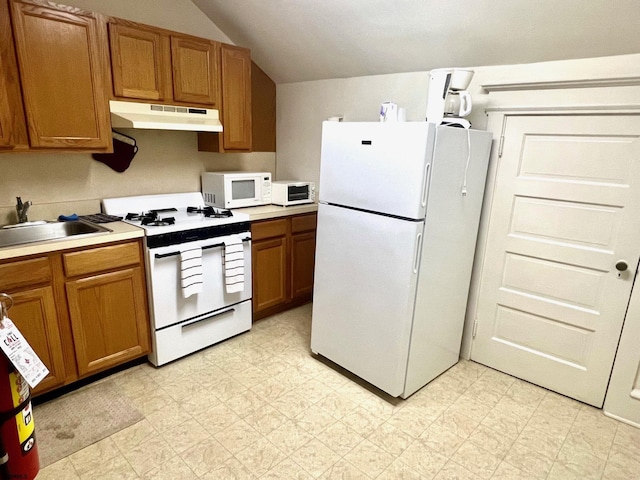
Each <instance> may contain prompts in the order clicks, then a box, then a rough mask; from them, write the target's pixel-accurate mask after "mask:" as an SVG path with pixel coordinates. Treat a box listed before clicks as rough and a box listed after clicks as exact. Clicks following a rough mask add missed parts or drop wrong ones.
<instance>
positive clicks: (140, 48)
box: [109, 23, 169, 101]
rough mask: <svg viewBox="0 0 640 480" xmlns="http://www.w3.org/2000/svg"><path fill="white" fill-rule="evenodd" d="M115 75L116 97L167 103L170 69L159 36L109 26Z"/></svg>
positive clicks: (112, 25) (114, 87)
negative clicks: (167, 74)
mask: <svg viewBox="0 0 640 480" xmlns="http://www.w3.org/2000/svg"><path fill="white" fill-rule="evenodd" d="M109 43H110V45H111V75H112V77H113V93H114V95H115V96H116V97H124V98H137V99H143V100H158V101H163V100H165V75H164V72H166V70H167V69H168V68H169V66H168V62H167V52H166V48H164V42H163V37H162V36H161V35H160V33H159V32H155V31H153V30H150V29H149V30H146V29H141V28H135V27H130V26H126V25H119V24H115V23H110V24H109Z"/></svg>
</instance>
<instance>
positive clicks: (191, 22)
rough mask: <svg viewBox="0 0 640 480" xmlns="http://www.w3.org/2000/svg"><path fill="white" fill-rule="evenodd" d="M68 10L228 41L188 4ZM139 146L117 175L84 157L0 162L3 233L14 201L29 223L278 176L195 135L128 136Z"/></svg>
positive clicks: (271, 160)
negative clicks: (210, 176) (235, 176)
mask: <svg viewBox="0 0 640 480" xmlns="http://www.w3.org/2000/svg"><path fill="white" fill-rule="evenodd" d="M63 3H64V4H66V5H71V6H76V7H80V8H83V9H86V10H91V11H95V12H100V13H103V14H106V15H112V16H117V17H120V18H125V19H128V20H132V21H137V22H140V23H145V24H148V25H154V26H158V27H163V28H166V29H169V30H174V31H179V32H182V33H187V34H191V35H196V36H199V37H204V38H209V39H212V40H217V41H221V42H225V43H231V42H230V41H229V39H228V38H227V37H226V36H225V35H224V34H223V33H222V32H221V31H220V30H219V29H218V28H217V27H216V26H215V25H214V24H213V23H212V22H211V20H209V18H208V17H206V16H205V15H204V14H203V13H202V12H201V11H200V10H199V9H198V8H197V7H196V6H195V5H194V4H193V3H192V2H191V1H190V0H135V1H130V0H110V1H108V2H106V1H102V0H68V1H67V0H65V1H64V2H63ZM126 133H128V134H129V135H131V136H133V137H134V138H135V139H136V140H137V142H138V146H139V151H138V153H137V155H136V156H135V158H134V159H133V162H132V163H131V166H130V167H129V169H127V170H126V171H125V172H123V173H117V172H115V171H113V170H111V169H110V168H109V167H107V166H105V165H103V164H102V163H99V162H97V161H95V160H93V159H92V157H91V155H90V154H86V153H65V154H62V153H61V154H50V153H19V154H18V153H3V154H0V172H2V173H1V174H0V225H4V224H8V223H14V222H15V221H16V216H15V204H16V196H20V197H22V200H23V201H26V200H31V201H32V202H33V206H32V207H31V209H30V212H29V219H30V220H41V219H46V220H51V219H55V218H57V217H58V215H60V214H71V213H77V214H79V215H83V214H92V213H97V212H99V211H100V200H101V199H102V198H105V197H117V196H127V195H142V194H151V193H172V192H181V191H199V190H200V173H201V172H203V171H214V170H258V171H270V172H272V174H274V175H275V154H274V153H249V154H217V153H205V152H198V151H197V150H198V147H197V134H196V133H194V132H171V131H157V130H156V131H154V130H127V131H126Z"/></svg>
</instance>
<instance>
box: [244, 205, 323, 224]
mask: <svg viewBox="0 0 640 480" xmlns="http://www.w3.org/2000/svg"><path fill="white" fill-rule="evenodd" d="M234 211H236V212H239V213H246V214H248V215H249V220H250V221H252V222H254V221H256V220H268V219H270V218H277V217H286V216H289V215H300V214H302V213H313V212H317V211H318V204H317V203H303V204H302V205H292V206H290V207H281V206H279V205H262V206H260V207H246V208H237V209H235V210H234Z"/></svg>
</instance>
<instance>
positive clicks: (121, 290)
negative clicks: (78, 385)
mask: <svg viewBox="0 0 640 480" xmlns="http://www.w3.org/2000/svg"><path fill="white" fill-rule="evenodd" d="M66 291H67V300H68V303H69V314H70V319H71V329H72V332H73V340H74V343H75V348H76V358H77V363H78V373H79V375H80V376H81V377H82V376H86V375H89V374H92V373H96V372H99V371H101V370H105V369H107V368H110V367H113V366H116V365H119V364H121V363H123V362H126V361H128V360H132V359H134V358H137V357H140V356H142V355H144V354H146V353H148V352H149V320H148V314H147V306H146V295H145V286H144V275H143V272H142V269H141V268H140V267H135V268H130V269H125V270H120V271H116V272H109V273H105V274H102V275H95V276H91V277H87V278H82V279H79V280H74V281H68V282H67V283H66Z"/></svg>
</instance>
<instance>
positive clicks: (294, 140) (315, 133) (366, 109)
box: [276, 55, 640, 188]
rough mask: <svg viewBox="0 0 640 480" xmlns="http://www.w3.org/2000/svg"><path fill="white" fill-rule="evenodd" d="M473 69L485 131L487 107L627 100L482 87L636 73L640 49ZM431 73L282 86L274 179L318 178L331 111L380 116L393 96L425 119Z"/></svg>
mask: <svg viewBox="0 0 640 480" xmlns="http://www.w3.org/2000/svg"><path fill="white" fill-rule="evenodd" d="M472 68H473V69H474V70H475V72H476V73H475V75H474V78H473V80H472V82H471V86H470V88H469V90H470V91H471V93H472V95H473V103H474V110H473V112H472V114H471V116H470V117H469V118H470V120H471V121H472V124H473V127H474V128H479V129H485V128H486V125H487V120H486V116H485V113H484V109H485V108H487V107H497V106H499V105H520V106H527V105H539V106H554V105H563V104H564V105H569V104H574V103H575V102H576V101H579V102H581V103H590V102H593V103H594V104H598V103H599V104H604V103H607V102H609V103H624V102H625V101H627V102H628V98H627V99H625V97H624V95H620V94H619V90H618V92H611V89H599V90H598V91H597V92H595V94H594V91H593V89H577V90H574V91H572V92H571V93H570V94H568V93H567V91H566V90H564V89H554V90H545V91H544V92H543V94H538V95H532V93H531V91H530V90H523V91H515V92H509V93H500V94H495V93H493V94H488V93H487V92H486V91H483V89H482V85H486V84H501V83H506V84H509V83H518V82H550V81H566V82H569V81H575V80H583V79H608V78H614V77H628V78H634V77H638V76H640V55H622V56H616V57H603V58H594V59H581V60H569V61H559V62H544V63H535V64H525V65H500V66H492V67H472ZM428 78H429V77H428V72H415V73H399V74H392V75H378V76H368V77H356V78H347V79H332V80H321V81H314V82H301V83H290V84H280V85H278V86H277V112H278V118H277V128H276V131H277V145H278V153H277V159H276V173H277V177H278V178H285V177H287V178H298V179H304V180H314V181H317V180H318V178H319V173H320V138H321V131H322V121H323V120H326V119H327V118H328V117H331V116H335V115H342V116H344V121H377V120H378V118H379V115H378V114H379V110H380V104H381V103H382V102H384V101H392V102H395V103H397V104H398V105H399V106H400V107H404V108H406V111H407V121H422V120H424V118H425V116H426V115H425V114H426V105H427V103H426V102H427V89H428ZM636 103H640V102H636ZM320 188H322V187H321V186H320Z"/></svg>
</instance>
